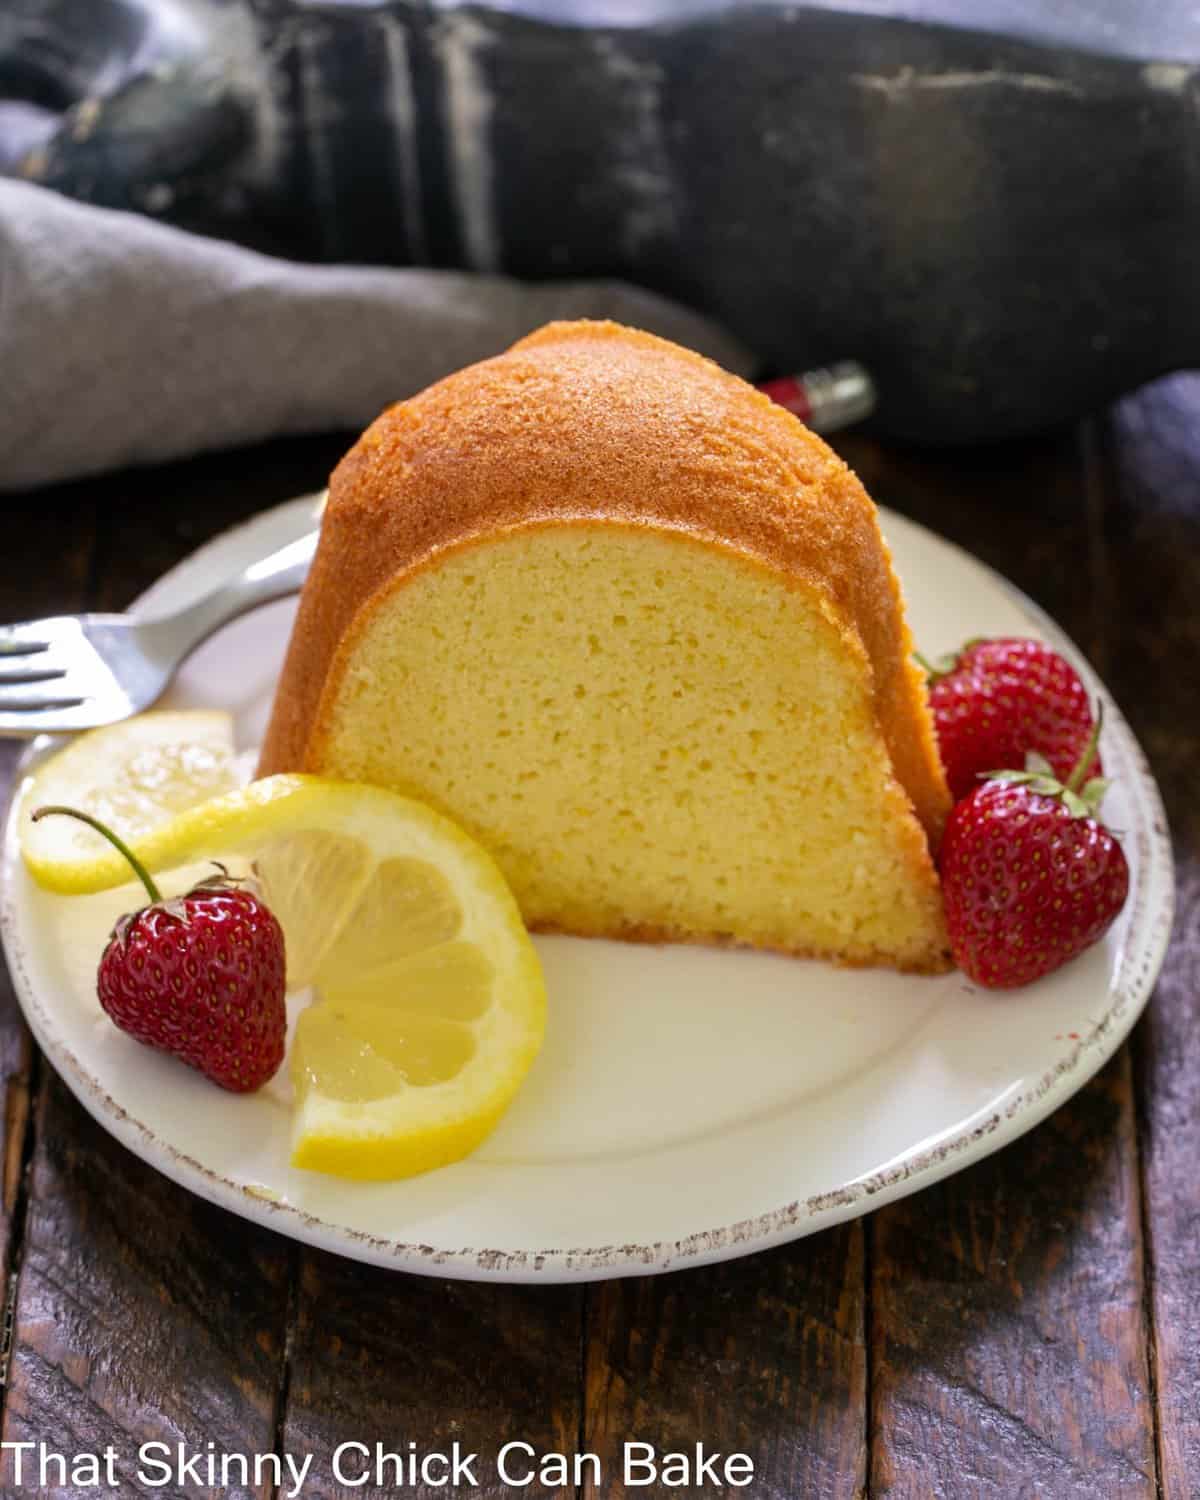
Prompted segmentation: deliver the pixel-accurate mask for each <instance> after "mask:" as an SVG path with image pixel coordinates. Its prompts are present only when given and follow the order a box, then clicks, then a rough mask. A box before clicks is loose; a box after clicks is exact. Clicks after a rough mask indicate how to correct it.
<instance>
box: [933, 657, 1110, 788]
mask: <svg viewBox="0 0 1200 1500" xmlns="http://www.w3.org/2000/svg"><path fill="white" fill-rule="evenodd" d="M917 659H918V661H920V662H921V665H922V666H923V667H924V668H925V670H926V672H927V673H928V674H929V706H930V709H931V710H932V712H933V721H934V726H935V728H936V730H937V739H938V750H939V751H940V753H941V758H942V765H943V766H944V767H945V768H946V780H947V781H948V782H949V784H950V791H951V794H952V795H953V797H954V799H955V801H958V799H959V798H960V797H965V796H966V795H967V793H968V792H970V791H971V790H972V789H973V788H974V787H975V786H977V785H978V783H979V778H980V776H981V775H983V774H985V773H986V772H988V771H1002V770H1021V769H1023V768H1024V765H1025V757H1026V755H1027V754H1028V753H1029V751H1031V750H1032V751H1036V752H1037V753H1038V754H1039V755H1042V756H1044V757H1045V758H1046V760H1048V761H1049V762H1050V765H1051V767H1052V769H1053V772H1054V775H1055V776H1057V777H1058V778H1059V779H1060V780H1063V781H1065V780H1066V779H1067V777H1068V776H1070V774H1071V771H1072V768H1073V767H1074V765H1075V763H1076V761H1077V760H1078V759H1079V755H1080V752H1081V751H1082V750H1083V747H1084V745H1086V744H1087V741H1088V736H1089V735H1090V734H1091V732H1092V729H1093V727H1094V722H1093V719H1092V710H1091V705H1090V704H1089V703H1088V696H1087V690H1086V689H1085V687H1084V685H1083V683H1082V682H1081V681H1080V679H1079V674H1078V673H1077V672H1076V670H1075V668H1074V667H1073V666H1071V664H1070V662H1067V661H1064V660H1063V658H1062V657H1061V656H1059V654H1058V653H1057V652H1056V651H1052V650H1051V649H1050V647H1049V646H1047V645H1046V644H1045V643H1044V642H1042V641H1035V640H1024V639H1020V638H1015V637H1003V638H1001V639H997V640H976V641H968V642H967V644H966V645H965V646H964V647H963V648H962V650H961V651H960V652H959V653H958V654H957V655H956V656H950V657H947V658H945V659H943V660H941V661H938V662H936V663H933V664H931V663H929V662H927V661H925V660H924V659H923V658H921V657H918V658H917ZM1088 774H1089V775H1090V776H1100V775H1101V774H1102V768H1101V765H1100V760H1099V757H1097V758H1096V759H1095V760H1094V761H1093V762H1092V764H1091V765H1090V766H1089V767H1088Z"/></svg>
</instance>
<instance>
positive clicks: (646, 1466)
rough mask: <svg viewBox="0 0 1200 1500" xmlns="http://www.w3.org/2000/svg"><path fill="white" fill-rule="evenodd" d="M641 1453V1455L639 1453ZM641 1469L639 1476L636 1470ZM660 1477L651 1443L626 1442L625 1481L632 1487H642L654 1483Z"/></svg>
mask: <svg viewBox="0 0 1200 1500" xmlns="http://www.w3.org/2000/svg"><path fill="white" fill-rule="evenodd" d="M639 1454H641V1457H639V1456H638V1455H639ZM639 1469H640V1470H641V1476H642V1477H639V1476H638V1474H637V1473H636V1472H635V1470H639ZM657 1478H658V1469H657V1468H656V1466H655V1463H654V1448H653V1446H652V1445H651V1444H650V1443H626V1444H625V1483H626V1484H627V1485H629V1486H630V1488H631V1489H636V1488H640V1487H641V1486H642V1485H647V1484H653V1483H654V1481H655V1480H656V1479H657Z"/></svg>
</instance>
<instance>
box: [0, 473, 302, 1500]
mask: <svg viewBox="0 0 1200 1500" xmlns="http://www.w3.org/2000/svg"><path fill="white" fill-rule="evenodd" d="M304 446H305V445H300V449H299V450H297V449H292V450H289V451H290V453H291V457H290V458H287V457H286V455H284V459H285V461H282V462H281V454H280V452H279V451H277V450H276V449H263V450H252V451H250V452H248V453H246V454H240V455H229V456H225V457H223V458H222V459H219V460H218V459H214V460H208V461H206V462H205V463H204V464H197V465H195V466H190V465H189V466H172V467H171V468H168V469H162V470H153V471H151V470H146V471H143V472H141V473H139V474H134V475H120V476H113V477H109V478H106V479H104V480H102V481H89V482H86V483H81V484H76V485H66V486H61V487H59V488H58V489H55V490H49V491H44V492H42V493H41V494H39V495H37V496H34V497H30V498H29V499H28V500H27V501H20V500H16V501H12V502H9V504H8V508H7V509H6V526H11V523H12V520H13V517H14V516H19V517H20V518H21V519H20V526H19V530H18V531H17V533H16V534H17V535H19V536H20V537H21V538H23V539H24V540H23V542H22V543H21V547H22V548H23V553H24V556H23V562H24V566H23V567H21V566H20V565H19V564H18V565H16V568H15V576H14V584H15V587H16V589H17V590H18V591H19V592H20V593H21V594H22V599H21V605H22V607H21V610H20V612H21V613H28V614H36V613H42V612H49V611H51V610H53V609H56V608H58V609H62V608H78V607H80V606H86V607H93V608H95V607H104V606H108V607H117V608H119V607H121V606H123V605H124V604H125V603H127V602H128V600H129V599H130V598H131V597H132V596H133V595H134V594H136V593H138V592H139V591H140V590H141V589H142V588H144V587H145V586H146V585H147V584H149V583H150V582H151V581H152V580H153V579H154V577H156V576H157V575H158V574H159V573H160V572H161V571H162V570H163V569H164V568H165V567H168V566H169V565H170V564H171V563H173V562H175V561H176V560H178V558H179V557H181V556H184V555H186V554H187V553H188V552H190V551H191V550H192V549H193V547H194V546H195V545H197V543H198V542H199V541H201V540H203V539H204V537H205V536H207V535H208V534H210V533H212V532H214V531H217V530H219V529H221V527H222V526H224V525H227V524H229V523H230V522H231V521H232V520H235V519H239V518H240V517H241V516H242V515H245V514H248V513H250V512H252V511H253V510H255V509H258V508H260V507H261V505H262V504H263V503H264V501H270V500H272V499H276V498H286V492H285V494H283V495H280V494H278V493H277V490H278V487H279V484H280V475H279V473H278V472H277V470H282V472H283V474H284V478H285V480H286V483H287V484H288V485H292V484H296V487H297V488H305V487H308V488H311V487H312V486H313V485H314V484H319V483H320V482H321V474H322V473H323V470H324V462H323V461H322V463H321V465H320V467H318V466H317V465H316V464H314V463H313V462H312V461H311V460H312V455H311V453H310V454H309V460H308V462H307V465H305V464H304V463H303V462H302V459H303V451H302V450H304ZM310 446H311V445H310ZM289 464H290V465H291V469H292V470H293V471H294V470H295V469H297V468H301V469H304V470H305V472H304V477H303V480H302V481H301V482H300V483H298V484H297V483H296V476H295V474H294V473H293V472H289V470H288V465H289ZM84 518H86V519H88V520H89V521H90V525H91V531H90V533H89V535H90V536H91V537H92V538H93V539H94V545H93V546H92V548H91V555H90V557H89V559H88V561H87V563H86V565H85V564H82V563H81V562H80V561H79V560H78V559H77V558H76V551H77V546H78V544H77V531H78V528H79V527H82V523H83V519H84ZM11 534H12V533H11V532H10V535H11ZM43 552H44V553H45V554H46V555H47V556H49V557H56V556H59V554H60V553H61V559H62V571H63V573H64V575H65V576H66V577H68V578H69V580H70V584H71V587H70V588H69V589H67V590H63V589H62V588H58V587H56V586H55V574H54V571H53V569H52V568H39V567H38V565H37V560H38V557H39V555H40V554H42V553H43ZM10 556H11V554H10ZM8 597H9V596H8V595H7V594H6V601H7V598H8ZM17 612H18V611H17V610H16V609H14V610H12V613H14V614H15V613H17ZM97 956H98V955H97ZM20 1254H21V1259H20V1275H19V1278H18V1282H17V1286H16V1299H15V1306H14V1311H13V1326H12V1348H11V1354H10V1362H9V1368H8V1384H7V1399H6V1404H5V1411H4V1426H3V1437H4V1440H5V1441H6V1442H27V1441H28V1442H45V1443H46V1444H48V1445H50V1446H51V1447H53V1448H54V1450H55V1451H58V1452H64V1451H65V1452H67V1453H75V1452H80V1453H100V1452H103V1451H104V1450H105V1449H106V1448H108V1447H110V1446H111V1448H112V1449H113V1450H114V1451H115V1462H116V1465H117V1471H118V1473H119V1474H120V1475H121V1476H122V1479H121V1483H120V1485H119V1488H118V1491H117V1492H118V1493H121V1494H126V1493H129V1494H132V1493H142V1492H151V1491H149V1490H147V1491H143V1490H142V1488H141V1487H140V1486H139V1485H138V1483H137V1480H136V1475H137V1471H138V1468H139V1459H138V1449H139V1447H140V1445H141V1444H142V1443H145V1442H162V1443H166V1444H169V1445H172V1447H173V1446H174V1445H175V1444H177V1443H183V1444H184V1445H185V1448H186V1451H187V1454H188V1455H192V1454H200V1455H201V1456H202V1457H203V1456H204V1455H205V1454H206V1453H207V1451H208V1449H207V1445H209V1444H210V1443H211V1444H212V1445H213V1446H214V1449H215V1450H216V1451H217V1452H225V1451H228V1452H231V1453H244V1454H249V1455H258V1454H267V1455H269V1454H272V1453H273V1451H274V1448H275V1444H276V1438H277V1432H276V1428H277V1416H278V1412H277V1406H278V1401H279V1394H280V1388H281V1380H282V1376H283V1371H284V1349H285V1343H286V1317H287V1306H288V1280H289V1267H290V1252H289V1249H288V1247H287V1246H286V1244H285V1243H284V1242H283V1241H280V1240H278V1239H277V1238H276V1237H274V1236H272V1235H269V1234H267V1233H265V1232H262V1231H257V1230H254V1229H252V1228H251V1227H250V1226H248V1225H246V1224H245V1223H244V1222H242V1221H241V1220H238V1219H235V1218H234V1217H232V1216H230V1215H228V1214H225V1213H222V1212H221V1211H219V1210H216V1209H213V1208H210V1207H209V1206H207V1205H205V1204H203V1203H201V1202H200V1201H199V1200H197V1199H195V1198H193V1197H192V1196H191V1195H190V1194H188V1193H186V1192H184V1191H183V1189H181V1188H177V1187H175V1186H174V1185H172V1184H171V1183H169V1182H168V1181H167V1180H166V1179H165V1178H162V1177H160V1176H158V1175H157V1174H156V1173H154V1172H153V1171H151V1170H150V1169H149V1168H147V1167H144V1166H143V1165H142V1164H141V1163H140V1162H138V1161H137V1160H136V1159H135V1158H134V1157H133V1156H132V1155H130V1154H129V1153H128V1152H126V1151H124V1150H123V1149H122V1148H121V1147H119V1146H117V1145H116V1144H115V1143H114V1142H113V1141H112V1140H111V1139H110V1138H109V1137H108V1136H107V1135H106V1134H105V1133H104V1132H103V1131H102V1130H101V1129H100V1128H99V1127H98V1126H97V1125H95V1124H94V1123H93V1122H92V1121H91V1120H90V1119H89V1118H88V1117H87V1116H86V1115H85V1114H84V1112H83V1111H82V1110H81V1109H80V1108H79V1107H78V1106H77V1105H76V1104H75V1102H74V1100H73V1099H72V1098H71V1097H70V1096H69V1094H68V1093H67V1091H66V1090H65V1088H64V1087H63V1086H62V1085H61V1084H60V1083H59V1082H58V1081H57V1079H56V1078H54V1077H53V1076H52V1075H49V1074H48V1073H47V1076H46V1077H45V1078H44V1080H43V1084H42V1088H41V1092H40V1096H39V1101H38V1108H37V1114H36V1130H35V1132H34V1148H33V1155H32V1165H31V1176H30V1182H29V1198H28V1206H27V1210H26V1220H25V1234H24V1239H23V1243H22V1245H21V1252H20ZM204 1472H205V1471H204V1470H202V1471H201V1473H202V1474H204ZM264 1472H265V1474H266V1476H267V1480H268V1481H269V1478H270V1471H269V1470H267V1471H264ZM4 1473H5V1475H6V1477H7V1478H8V1479H9V1480H10V1481H11V1480H12V1478H13V1459H12V1455H11V1454H10V1455H9V1461H8V1463H7V1464H6V1466H5V1468H4ZM51 1477H52V1478H53V1476H51ZM238 1477H239V1476H238V1473H237V1471H236V1470H235V1471H234V1472H233V1478H234V1479H235V1481H236V1480H237V1479H238ZM269 1489H270V1485H269V1482H265V1483H264V1484H263V1485H258V1484H254V1483H251V1484H248V1485H242V1484H238V1483H235V1484H234V1485H232V1486H231V1487H224V1486H221V1485H219V1484H217V1485H210V1484H208V1483H207V1482H201V1483H199V1484H198V1485H195V1484H191V1483H187V1484H181V1485H180V1486H179V1487H178V1492H181V1493H184V1492H186V1493H202V1494H209V1493H211V1494H217V1493H220V1494H237V1495H247V1496H248V1495H251V1494H255V1495H257V1494H260V1493H261V1494H264V1495H265V1494H267V1493H269ZM173 1492H174V1491H173Z"/></svg>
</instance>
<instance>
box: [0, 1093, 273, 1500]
mask: <svg viewBox="0 0 1200 1500" xmlns="http://www.w3.org/2000/svg"><path fill="white" fill-rule="evenodd" d="M287 1266H288V1255H287V1250H286V1247H285V1246H284V1245H283V1243H282V1242H281V1241H280V1240H279V1239H278V1238H277V1237H276V1236H274V1235H272V1234H269V1233H268V1232H267V1231H265V1230H256V1229H254V1228H252V1227H251V1226H250V1225H248V1224H245V1223H244V1222H243V1221H241V1220H239V1219H235V1218H234V1217H233V1216H232V1215H230V1214H227V1213H225V1212H224V1211H223V1210H221V1209H218V1208H214V1207H212V1206H211V1205H210V1204H207V1203H204V1202H202V1201H201V1200H200V1199H199V1198H196V1197H194V1196H192V1195H191V1194H190V1193H186V1192H184V1190H183V1189H182V1188H179V1187H176V1186H175V1185H174V1184H173V1183H171V1182H168V1180H167V1179H166V1178H165V1177H161V1176H159V1174H158V1173H157V1172H154V1171H153V1170H152V1169H151V1168H149V1167H147V1166H145V1165H143V1164H142V1163H141V1162H140V1161H138V1160H137V1159H136V1158H135V1157H134V1156H132V1155H131V1154H130V1153H129V1152H128V1151H126V1150H125V1149H124V1147H122V1146H119V1145H118V1144H117V1143H116V1142H115V1141H114V1140H113V1139H112V1138H111V1137H110V1136H108V1135H107V1134H106V1133H105V1132H104V1131H102V1130H101V1129H100V1128H99V1127H98V1126H97V1125H95V1124H94V1123H93V1122H92V1121H91V1120H90V1119H89V1118H88V1117H87V1116H85V1115H84V1113H83V1111H82V1109H81V1108H80V1106H79V1105H78V1104H76V1102H75V1101H74V1099H73V1098H71V1096H70V1095H69V1094H68V1093H67V1091H66V1089H65V1088H64V1086H63V1085H62V1084H61V1083H60V1082H59V1081H58V1079H57V1078H56V1077H54V1076H53V1075H51V1076H50V1077H49V1078H48V1079H47V1080H46V1083H45V1086H44V1088H43V1091H42V1094H41V1098H40V1100H39V1110H38V1129H37V1144H36V1149H35V1154H34V1161H33V1176H32V1180H31V1183H30V1198H29V1208H28V1218H27V1223H26V1229H25V1242H24V1247H23V1258H22V1265H21V1273H20V1278H19V1282H18V1287H17V1301H16V1308H15V1312H14V1322H13V1346H12V1354H11V1362H10V1367H9V1376H8V1390H7V1401H6V1405H5V1412H4V1431H3V1437H4V1441H5V1442H6V1443H13V1442H18V1443H19V1442H33V1443H44V1444H46V1445H47V1446H48V1447H49V1448H50V1449H52V1450H53V1451H54V1452H58V1453H66V1454H75V1453H96V1454H102V1453H103V1452H104V1451H105V1450H106V1449H107V1448H110V1447H111V1448H112V1449H113V1450H114V1453H115V1472H116V1474H117V1476H118V1480H119V1482H118V1485H117V1488H116V1489H115V1490H114V1491H108V1490H106V1491H105V1492H106V1493H116V1494H120V1495H134V1494H148V1493H159V1494H162V1493H170V1494H188V1495H212V1496H217V1495H222V1496H226V1495H228V1496H238V1497H240V1500H248V1497H251V1496H261V1497H266V1496H267V1495H269V1494H270V1493H271V1489H270V1484H269V1482H268V1483H265V1484H262V1485H258V1484H255V1483H253V1482H251V1483H249V1484H242V1483H241V1482H240V1479H241V1474H240V1471H239V1470H238V1469H236V1468H235V1469H233V1470H231V1471H230V1476H229V1477H230V1478H231V1480H232V1481H233V1482H232V1483H231V1484H230V1485H229V1486H228V1487H225V1486H223V1485H222V1484H221V1483H220V1471H219V1470H218V1471H217V1475H218V1482H217V1483H216V1484H210V1483H208V1482H207V1479H208V1475H207V1472H206V1470H205V1469H204V1468H201V1469H200V1470H199V1471H198V1478H199V1482H198V1483H193V1484H179V1485H175V1486H169V1487H168V1489H167V1490H166V1491H163V1490H161V1489H160V1490H152V1489H150V1488H149V1487H147V1486H143V1485H141V1484H139V1483H138V1482H137V1474H138V1470H139V1468H140V1467H144V1468H145V1472H146V1474H147V1476H148V1477H149V1478H162V1477H165V1476H164V1473H163V1471H162V1470H159V1469H156V1468H153V1467H149V1466H146V1465H145V1461H144V1458H143V1457H141V1456H140V1455H139V1449H140V1447H141V1445H142V1444H144V1443H165V1444H167V1445H168V1451H167V1453H164V1452H163V1451H162V1450H158V1449H155V1450H150V1453H149V1456H150V1457H152V1458H161V1459H164V1461H167V1462H171V1463H175V1462H176V1457H175V1455H176V1445H177V1444H180V1443H182V1444H183V1445H184V1446H185V1450H186V1453H187V1455H188V1456H189V1457H190V1456H191V1455H194V1454H199V1455H201V1456H203V1455H205V1454H206V1453H207V1452H208V1451H209V1450H208V1445H209V1444H210V1443H211V1444H212V1445H213V1450H214V1451H215V1452H216V1453H217V1454H221V1453H225V1452H229V1453H242V1454H249V1455H255V1454H271V1453H273V1451H274V1448H275V1440H276V1407H277V1398H278V1391H279V1382H280V1378H281V1372H282V1369H283V1352H284V1339H285V1309H286V1303H287ZM7 1458H8V1462H7V1463H6V1464H5V1465H4V1468H3V1474H4V1480H5V1482H6V1483H8V1484H12V1483H13V1466H12V1465H13V1459H12V1455H11V1453H10V1454H8V1455H7ZM31 1461H34V1462H36V1455H35V1456H34V1459H33V1460H30V1459H26V1462H27V1463H28V1462H31ZM35 1477H36V1476H35ZM262 1477H264V1478H265V1479H266V1480H268V1481H269V1480H270V1478H271V1477H272V1475H271V1474H270V1472H269V1471H266V1472H265V1473H264V1475H263V1476H262ZM50 1478H51V1480H52V1481H53V1480H54V1479H55V1478H56V1473H55V1471H51V1473H50ZM251 1478H252V1479H253V1474H252V1475H251ZM16 1492H17V1491H15V1490H12V1491H10V1490H6V1491H5V1493H16ZM27 1492H28V1493H36V1492H37V1490H36V1487H35V1484H29V1485H28V1489H27ZM41 1492H42V1493H45V1492H46V1490H42V1491H41ZM49 1492H50V1493H56V1492H57V1493H76V1491H74V1490H63V1489H59V1490H58V1491H55V1490H54V1489H53V1488H50V1490H49ZM78 1492H79V1493H82V1492H83V1491H82V1490H80V1491H78Z"/></svg>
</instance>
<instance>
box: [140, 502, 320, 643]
mask: <svg viewBox="0 0 1200 1500" xmlns="http://www.w3.org/2000/svg"><path fill="white" fill-rule="evenodd" d="M319 536H320V531H319V530H313V531H310V532H309V533H308V534H307V535H306V536H302V537H298V538H297V539H296V540H295V541H294V542H288V544H287V545H286V546H285V547H280V548H279V550H278V551H277V552H272V553H270V554H269V555H268V556H267V557H264V558H260V559H259V561H258V562H253V563H250V564H249V566H247V567H245V568H243V569H242V571H241V572H240V573H238V574H237V575H236V576H235V577H233V578H231V579H229V580H228V582H226V583H223V584H222V585H221V586H220V587H219V588H217V589H214V590H213V592H212V593H211V594H206V595H205V596H204V597H203V598H202V599H197V600H196V602H195V603H194V604H189V605H188V606H187V607H186V608H184V609H181V610H179V611H178V612H177V613H176V614H173V615H164V616H162V617H161V618H160V619H157V620H147V621H145V622H144V626H143V628H144V630H145V632H146V634H147V635H150V634H151V633H153V637H154V650H155V654H156V655H158V654H160V653H161V655H162V656H163V657H164V658H166V659H169V660H171V661H173V662H174V661H182V660H183V658H184V657H185V656H187V655H188V653H189V652H191V651H192V650H194V649H195V647H197V646H198V645H199V644H200V642H201V641H204V640H207V639H208V637H209V636H210V635H212V633H213V632H214V631H216V630H219V629H220V628H221V626H222V625H227V624H228V623H229V621H230V620H235V619H237V617H238V616H239V615H244V614H246V613H247V612H248V611H249V610H252V609H255V608H257V606H258V605H260V604H270V603H271V601H272V600H274V599H282V598H284V597H285V596H286V595H288V594H294V593H296V591H297V590H298V589H299V588H300V586H301V585H302V584H303V582H304V580H305V578H306V577H307V576H308V569H309V565H310V564H311V562H312V559H313V553H314V552H315V551H316V549H317V538H318V537H319Z"/></svg>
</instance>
